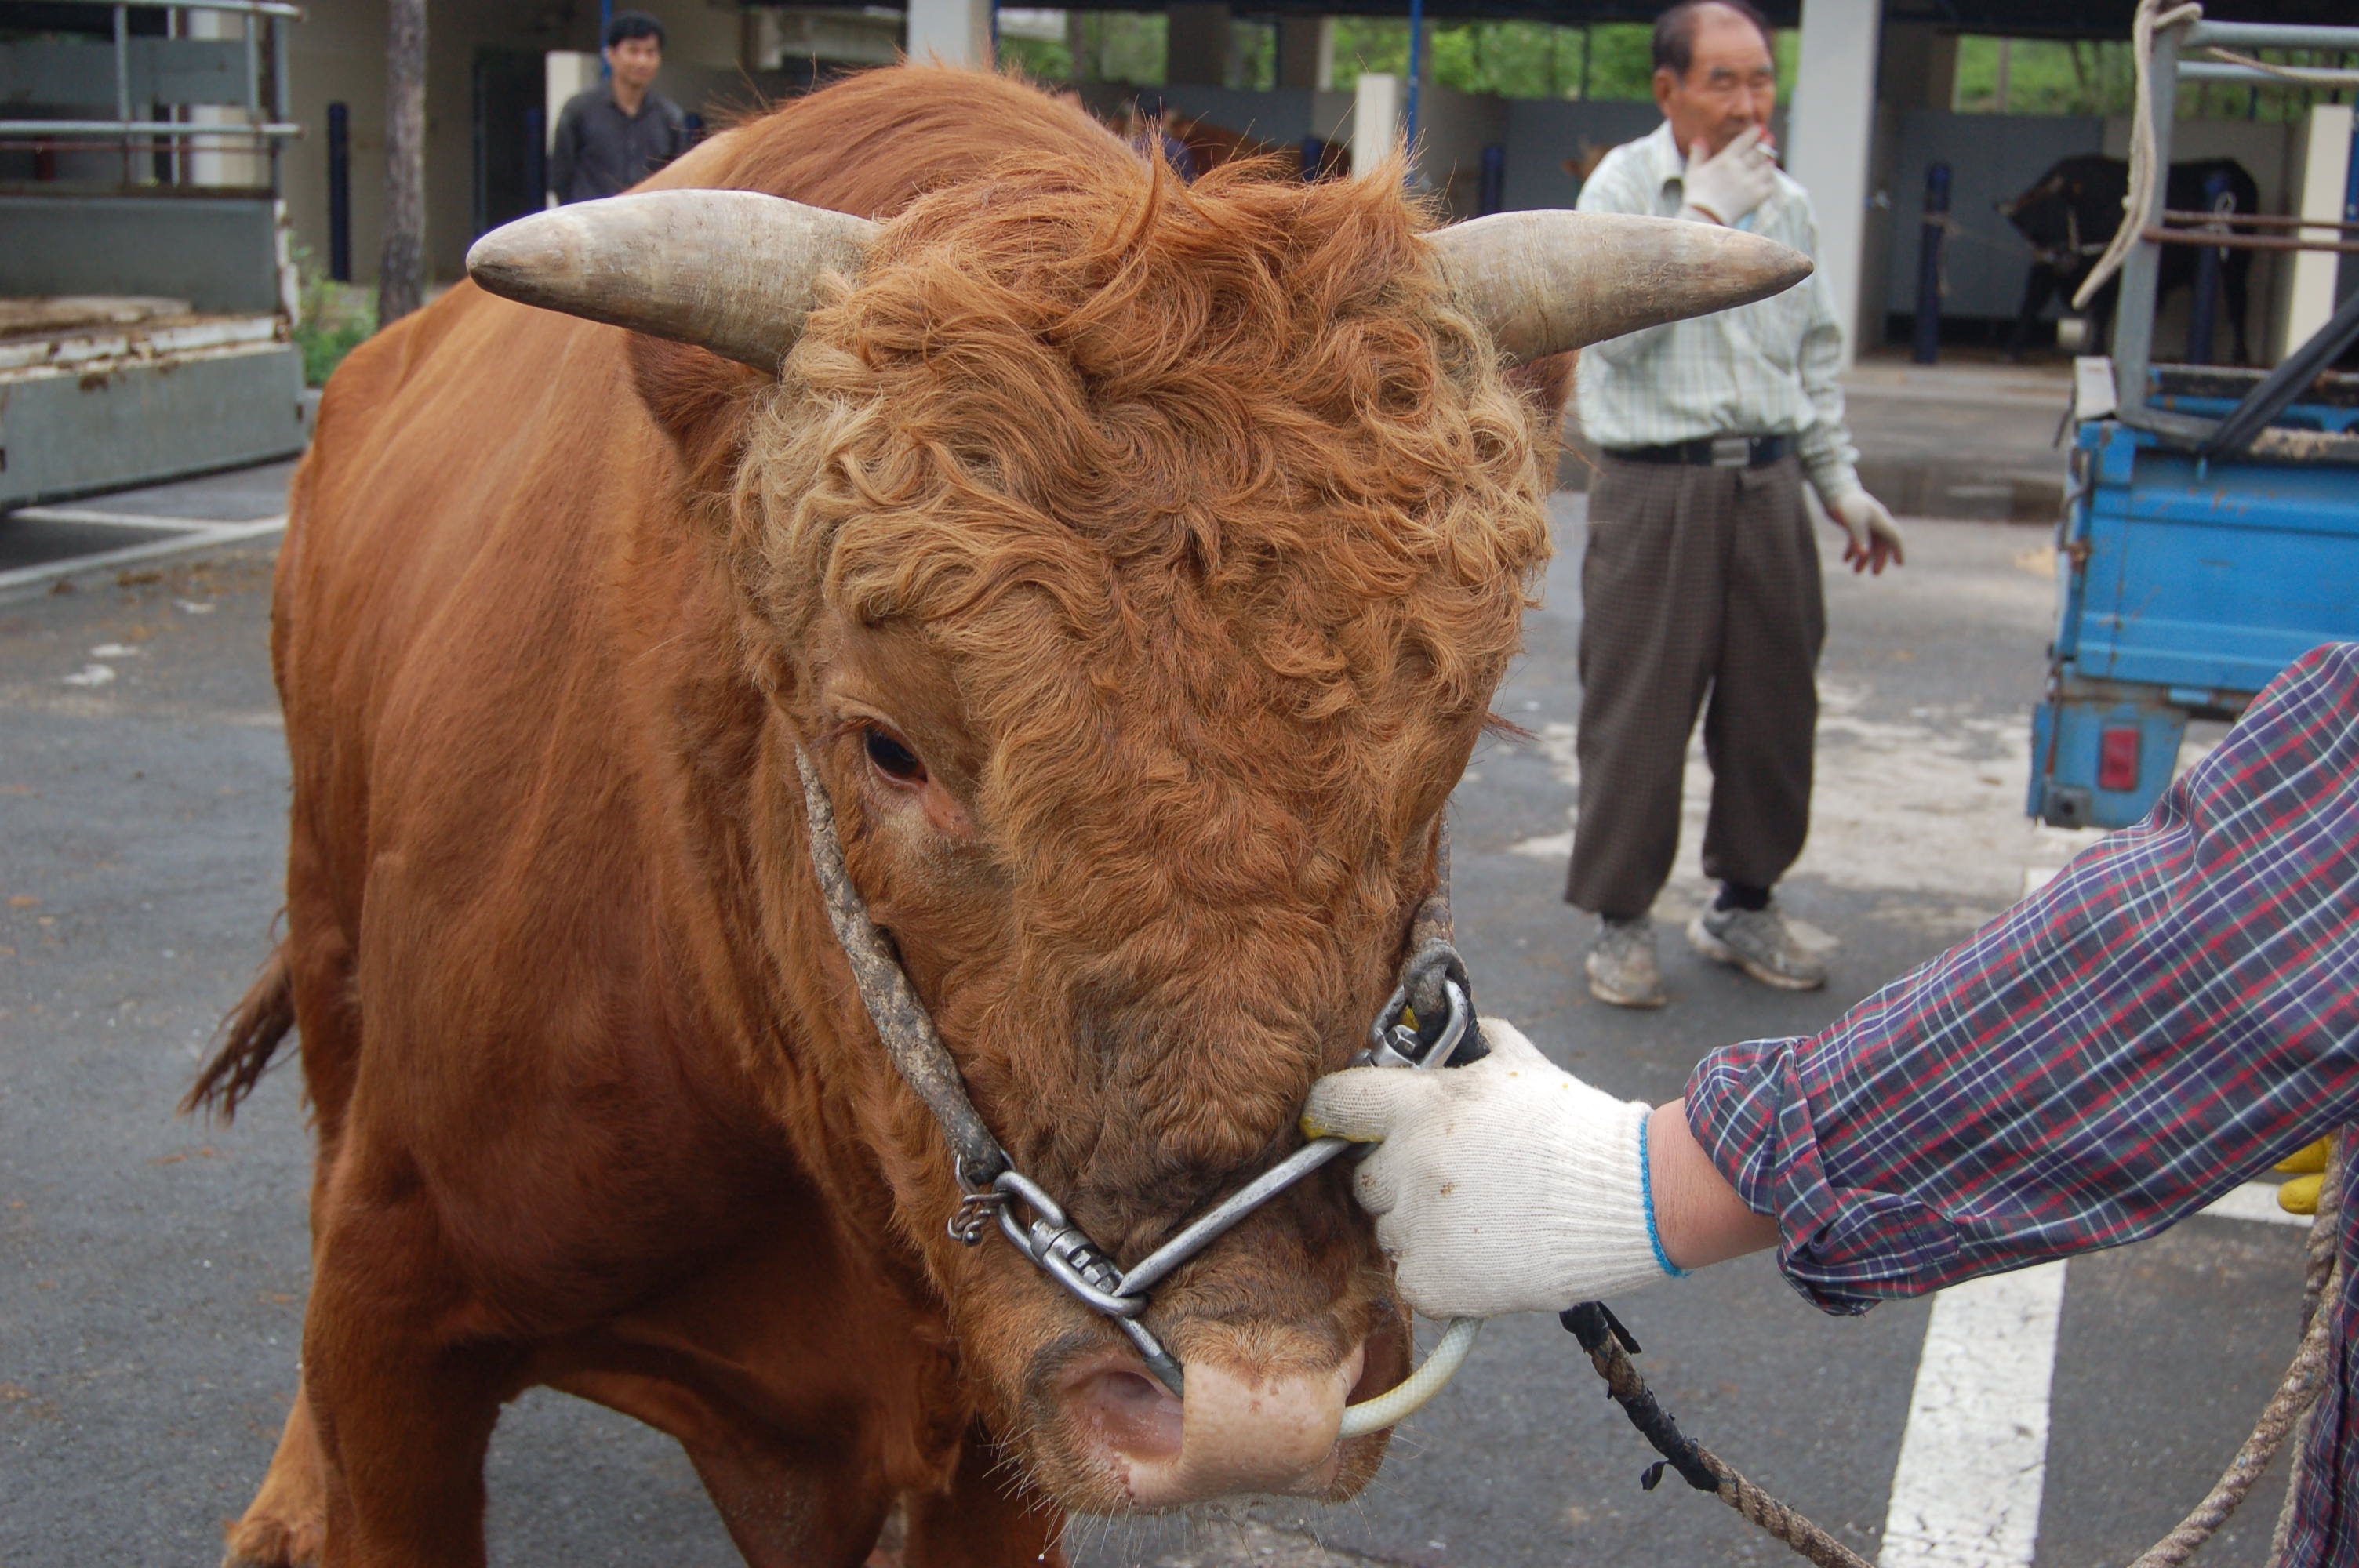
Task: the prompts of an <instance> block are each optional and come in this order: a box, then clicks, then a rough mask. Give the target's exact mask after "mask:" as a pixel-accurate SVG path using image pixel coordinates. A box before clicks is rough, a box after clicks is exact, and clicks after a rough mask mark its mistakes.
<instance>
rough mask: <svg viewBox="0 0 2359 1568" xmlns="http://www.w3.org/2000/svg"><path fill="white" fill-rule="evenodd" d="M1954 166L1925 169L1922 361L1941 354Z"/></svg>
mask: <svg viewBox="0 0 2359 1568" xmlns="http://www.w3.org/2000/svg"><path fill="white" fill-rule="evenodd" d="M1949 218H1950V166H1949V165H1948V164H1945V163H1937V164H1933V165H1930V166H1929V167H1928V168H1926V170H1925V222H1923V224H1922V225H1921V226H1920V227H1919V230H1918V240H1917V341H1916V349H1915V352H1914V353H1913V354H1912V356H1911V357H1912V358H1913V359H1915V361H1916V362H1918V363H1919V364H1920V365H1930V364H1936V363H1939V362H1940V358H1941V239H1942V236H1943V235H1944V234H1945V233H1946V232H1948V230H1949V227H1950V223H1949Z"/></svg>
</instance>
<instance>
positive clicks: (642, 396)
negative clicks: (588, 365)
mask: <svg viewBox="0 0 2359 1568" xmlns="http://www.w3.org/2000/svg"><path fill="white" fill-rule="evenodd" d="M628 352H629V354H630V359H631V379H632V381H633V383H634V384H636V387H637V389H638V394H639V401H640V402H641V403H643V404H645V405H646V406H647V413H648V414H649V415H650V416H653V418H654V419H655V422H656V424H657V426H658V427H660V428H661V429H662V430H663V432H664V434H665V435H667V436H669V437H670V438H671V440H672V445H673V446H674V447H676V448H678V449H679V463H680V471H681V474H682V476H683V477H684V478H685V479H686V480H687V481H688V487H689V490H690V492H691V493H693V494H699V495H710V494H715V493H718V492H721V491H722V490H724V489H725V488H727V486H728V483H729V474H730V470H732V469H734V468H735V467H736V466H737V457H738V454H739V453H740V452H741V451H743V450H744V449H745V421H746V418H747V416H748V415H749V414H750V412H751V411H752V408H753V406H754V399H755V397H756V395H757V394H759V393H760V391H761V390H762V388H764V387H766V386H770V385H774V384H776V383H777V377H776V376H775V375H766V374H764V373H762V372H760V371H758V370H755V369H753V368H752V367H750V366H747V365H743V364H739V363H737V362H735V361H734V360H726V359H723V358H722V357H721V356H720V355H719V354H716V353H712V352H711V351H708V350H705V349H700V348H697V347H695V346H694V345H693V344H690V343H681V342H675V341H671V340H669V339H667V338H650V337H647V336H646V335H645V334H644V333H636V332H635V333H633V334H632V335H631V339H630V348H629V350H628Z"/></svg>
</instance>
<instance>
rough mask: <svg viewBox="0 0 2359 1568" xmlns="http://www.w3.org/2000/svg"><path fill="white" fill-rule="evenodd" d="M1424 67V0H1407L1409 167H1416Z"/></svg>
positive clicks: (1406, 116) (1406, 117)
mask: <svg viewBox="0 0 2359 1568" xmlns="http://www.w3.org/2000/svg"><path fill="white" fill-rule="evenodd" d="M1424 69H1425V0H1408V114H1406V115H1405V116H1404V118H1405V119H1407V120H1408V127H1407V130H1408V152H1409V167H1410V168H1412V169H1414V168H1416V167H1417V90H1418V77H1419V73H1420V72H1421V71H1422V70H1424Z"/></svg>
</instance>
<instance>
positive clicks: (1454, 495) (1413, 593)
mask: <svg viewBox="0 0 2359 1568" xmlns="http://www.w3.org/2000/svg"><path fill="white" fill-rule="evenodd" d="M1429 223H1430V215H1429V214H1428V213H1427V212H1425V211H1422V210H1420V209H1419V208H1418V207H1417V206H1415V205H1413V204H1412V202H1411V201H1410V200H1408V199H1407V198H1406V197H1405V196H1404V195H1403V193H1402V181H1401V178H1400V170H1399V168H1397V166H1396V165H1388V166H1387V167H1386V168H1384V169H1382V170H1380V171H1378V172H1377V173H1376V174H1375V175H1373V176H1371V177H1368V178H1362V179H1356V180H1348V181H1333V182H1327V183H1321V184H1314V185H1304V184H1301V183H1299V182H1296V181H1292V180H1285V179H1280V178H1277V177H1276V172H1275V170H1274V169H1272V168H1269V167H1268V166H1266V165H1254V164H1245V165H1232V166H1229V167H1226V168H1221V169H1217V170H1215V171H1213V172H1212V173H1211V174H1210V175H1208V176H1206V177H1205V178H1202V179H1201V180H1199V181H1198V182H1197V183H1196V184H1195V185H1193V186H1192V187H1190V186H1183V185H1181V184H1180V183H1179V181H1178V180H1177V179H1175V178H1172V177H1171V176H1170V175H1169V171H1168V170H1166V169H1164V168H1162V167H1161V166H1160V165H1159V164H1155V163H1151V162H1148V161H1147V160H1140V161H1138V162H1137V163H1136V166H1131V165H1127V164H1125V165H1123V166H1121V167H1120V168H1116V169H1110V168H1108V165H1107V163H1106V162H1104V161H1103V160H1091V161H1083V160H1081V159H1078V158H1076V159H1064V158H1059V157H1049V158H1030V159H1022V160H1016V159H1011V160H1010V161H1008V162H1007V163H1006V164H1005V165H1003V166H1002V167H1000V168H997V169H996V170H995V171H994V172H993V173H992V174H991V175H990V176H988V177H987V178H983V179H981V180H977V181H973V182H969V183H964V184H960V185H957V186H953V187H951V188H949V189H942V190H939V191H936V192H935V193H933V194H931V195H930V196H928V197H926V198H924V199H922V200H919V202H918V203H917V204H916V205H915V206H914V207H913V208H912V209H911V210H910V211H909V212H908V214H907V215H906V216H905V217H904V218H903V219H901V220H900V221H899V222H897V223H896V224H895V226H894V227H893V228H892V229H891V230H890V231H888V233H887V236H886V240H885V241H884V243H883V244H882V245H881V247H880V250H879V253H878V254H876V255H875V257H874V258H873V259H872V261H871V263H870V265H868V267H867V268H866V270H865V272H864V276H863V277H862V279H861V282H860V285H859V287H857V288H856V289H854V290H853V291H852V292H851V293H850V294H849V295H848V296H847V297H845V298H843V300H842V301H841V302H840V303H838V304H836V305H835V306H833V307H832V308H828V309H825V310H822V311H821V312H820V313H818V314H817V315H815V316H814V317H813V318H812V319H811V322H810V329H809V330H808V331H807V333H806V334H805V336H804V338H803V340H802V341H801V344H800V345H799V348H798V350H797V351H796V353H795V355H794V357H793V358H792V360H791V361H790V362H789V364H788V371H787V376H786V381H785V384H783V385H782V386H781V388H780V389H779V391H778V393H777V395H776V396H775V397H774V399H773V400H772V402H771V403H770V405H769V406H768V407H767V408H766V410H765V413H764V415H763V416H762V417H761V418H760V420H758V421H757V424H756V428H755V430H754V432H753V433H752V436H751V439H750V440H749V441H748V443H747V453H748V456H747V460H746V462H745V464H744V465H743V468H742V470H741V473H740V479H739V485H738V492H737V499H736V503H735V504H736V526H735V531H734V532H735V537H736V542H737V543H736V550H735V556H736V559H737V561H738V563H739V567H740V569H741V572H742V573H745V574H747V575H746V576H743V577H741V580H742V581H747V585H748V586H749V587H750V588H752V589H754V592H755V597H756V601H757V603H759V605H760V606H761V608H762V609H763V611H764V612H765V613H766V615H767V616H768V617H769V618H770V619H771V620H772V621H773V622H774V623H776V624H777V625H778V626H779V627H780V629H781V630H782V631H784V632H786V633H788V637H789V642H790V643H791V642H793V641H796V640H798V639H796V637H795V636H794V633H799V631H800V630H801V629H802V628H803V627H804V626H805V625H807V624H808V623H809V622H810V619H811V618H812V617H813V616H814V615H816V614H817V613H819V611H821V608H822V605H829V606H832V607H833V608H835V609H836V610H837V611H840V612H842V613H844V614H847V615H849V616H851V617H852V618H853V619H855V620H857V621H861V622H880V621H884V620H887V619H893V618H908V619H912V620H915V621H918V622H923V623H925V624H926V625H927V627H928V629H929V634H931V635H933V636H934V637H936V638H937V639H938V640H940V643H942V644H943V645H945V646H946V647H947V648H949V649H950V650H951V651H952V652H953V653H954V654H956V655H957V656H958V657H960V658H961V659H962V662H963V661H969V660H979V661H983V662H984V663H987V664H1004V665H1006V668H1007V674H1008V676H1009V678H1010V681H1011V682H1012V684H1013V685H1014V686H1025V685H1028V684H1030V683H1028V682H1027V681H1026V680H1023V679H1022V678H1020V676H1021V667H1022V665H1023V664H1024V662H1025V661H1026V660H1027V659H1030V660H1033V661H1034V662H1037V660H1038V654H1040V652H1041V651H1042V649H1043V647H1044V646H1045V645H1049V644H1061V645H1064V646H1069V647H1071V648H1074V649H1075V650H1077V651H1078V652H1080V653H1082V654H1083V655H1084V656H1085V658H1086V660H1087V663H1088V665H1089V666H1090V667H1091V668H1092V669H1093V670H1095V671H1099V672H1114V673H1119V674H1123V675H1129V676H1136V675H1139V674H1141V673H1147V672H1151V671H1152V670H1153V669H1154V668H1155V667H1156V666H1158V664H1168V665H1173V666H1174V667H1173V669H1172V670H1171V671H1170V672H1169V674H1170V676H1171V677H1172V678H1178V679H1185V678H1186V674H1185V672H1186V671H1188V670H1193V671H1197V672H1199V674H1200V676H1201V679H1202V680H1203V681H1205V682H1207V683H1219V684H1220V685H1221V686H1223V687H1234V684H1235V683H1234V678H1233V677H1234V673H1235V665H1234V658H1235V657H1245V658H1249V659H1252V660H1254V661H1256V662H1257V663H1258V664H1259V665H1261V666H1262V667H1263V668H1264V669H1265V670H1266V671H1267V672H1268V673H1269V674H1270V675H1272V676H1277V677H1279V678H1278V679H1277V680H1276V681H1269V680H1256V681H1255V682H1253V683H1251V684H1252V686H1253V687H1254V691H1255V694H1256V695H1255V697H1254V700H1257V701H1261V702H1264V703H1268V702H1280V703H1284V704H1286V705H1287V706H1288V707H1289V708H1291V709H1292V711H1293V712H1294V713H1295V714H1296V716H1297V717H1298V718H1316V717H1318V716H1320V715H1321V714H1322V713H1326V714H1335V713H1340V712H1342V711H1343V710H1344V709H1345V708H1348V707H1350V706H1351V705H1353V704H1354V703H1355V702H1358V701H1360V700H1362V699H1364V697H1368V696H1369V695H1370V692H1369V691H1368V689H1367V688H1368V687H1370V685H1371V683H1372V682H1376V683H1383V684H1397V681H1398V680H1399V678H1400V672H1402V671H1404V670H1411V669H1413V670H1415V671H1417V672H1419V677H1420V682H1421V684H1422V685H1423V686H1424V687H1425V697H1426V699H1427V700H1429V701H1431V702H1433V703H1436V704H1438V705H1440V706H1442V707H1445V708H1451V709H1454V710H1457V711H1460V712H1463V711H1466V710H1468V709H1470V708H1479V706H1480V705H1482V704H1484V703H1485V702H1487V700H1488V698H1489V696H1490V693H1491V691H1492V689H1493V687H1495V684H1496V682H1497V680H1498V678H1499V676H1500V674H1501V672H1502V671H1503V670H1504V668H1505V665H1506V659H1507V658H1508V656H1509V655H1510V654H1512V653H1513V651H1514V649H1515V647H1516V644H1517V636H1518V624H1519V622H1520V618H1521V612H1522V611H1523V609H1524V607H1525V605H1526V604H1527V601H1528V600H1527V594H1528V589H1529V588H1530V585H1531V583H1532V580H1533V578H1534V576H1535V574H1536V573H1537V571H1538V568H1540V566H1541V565H1543V564H1544V562H1545V561H1546V558H1547V554H1548V533H1547V523H1546V517H1545V514H1544V512H1543V509H1542V497H1543V495H1544V493H1545V478H1546V476H1544V475H1543V472H1542V467H1541V464H1542V459H1543V455H1544V453H1545V454H1546V455H1548V456H1549V457H1552V455H1553V450H1554V447H1553V441H1552V439H1550V440H1548V441H1545V442H1544V441H1542V440H1541V439H1540V438H1539V435H1540V432H1539V431H1538V428H1537V426H1538V420H1537V418H1536V416H1535V412H1534V410H1533V408H1532V407H1531V406H1530V405H1529V404H1528V403H1527V402H1526V401H1525V400H1524V399H1523V398H1522V397H1521V396H1520V395H1517V393H1516V392H1515V391H1514V390H1513V389H1512V388H1510V387H1509V385H1508V384H1506V380H1505V379H1504V376H1503V373H1502V370H1501V367H1500V366H1499V364H1498V363H1497V362H1496V360H1495V355H1494V353H1493V351H1492V350H1491V347H1490V344H1489V341H1488V339H1487V338H1486V337H1484V334H1483V333H1482V331H1481V330H1480V329H1479V328H1478V327H1476V326H1475V325H1474V324H1473V322H1472V321H1471V320H1470V319H1468V318H1466V317H1465V316H1463V315H1462V314H1461V313H1460V312H1459V311H1458V310H1457V309H1456V308H1455V307H1454V305H1453V303H1452V302H1451V300H1450V298H1449V297H1448V296H1447V293H1446V291H1445V290H1444V289H1443V287H1441V286H1440V283H1439V282H1438V280H1436V279H1435V278H1434V277H1433V276H1432V275H1431V273H1430V271H1429V269H1428V266H1427V264H1426V262H1425V259H1424V255H1423V248H1422V246H1421V245H1420V244H1419V242H1418V240H1417V234H1418V232H1419V230H1420V229H1421V228H1423V227H1425V226H1428V224H1429ZM813 588H817V589H819V592H818V593H813V592H812V591H811V590H812V589H813ZM1044 640H1045V643H1044ZM1175 648H1188V649H1192V650H1193V653H1192V654H1190V656H1186V657H1176V658H1175V655H1174V653H1173V650H1174V649H1175ZM1206 648H1220V649H1223V650H1225V651H1226V654H1227V655H1230V656H1224V657H1223V658H1215V659H1212V660H1210V661H1207V660H1206V659H1204V658H1203V657H1202V656H1201V654H1202V651H1203V650H1204V649H1206ZM1224 664H1225V665H1227V666H1228V669H1227V672H1226V673H1223V671H1222V670H1221V668H1220V666H1221V665H1224ZM981 684H982V685H983V686H984V687H989V686H992V685H995V684H996V683H994V682H992V681H989V680H985V681H984V682H983V683H981ZM1172 695H1174V696H1178V697H1183V698H1185V699H1193V698H1198V697H1201V699H1202V701H1203V702H1205V703H1211V704H1214V705H1217V704H1218V703H1220V702H1222V701H1227V700H1234V697H1233V696H1232V695H1226V694H1224V692H1223V691H1222V690H1212V689H1208V690H1206V691H1204V692H1201V693H1192V694H1191V693H1173V694H1172ZM1009 696H1010V697H1011V699H1015V693H1014V692H1013V691H1012V690H1011V691H1010V693H1009ZM987 706H988V701H987V697H986V708H987ZM979 716H980V717H984V718H985V719H986V722H987V721H988V714H987V712H986V713H985V714H984V715H979Z"/></svg>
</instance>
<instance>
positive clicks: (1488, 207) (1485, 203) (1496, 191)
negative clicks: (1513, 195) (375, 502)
mask: <svg viewBox="0 0 2359 1568" xmlns="http://www.w3.org/2000/svg"><path fill="white" fill-rule="evenodd" d="M1506 204H1507V149H1506V147H1503V146H1500V145H1499V144H1498V143H1496V142H1493V143H1491V144H1489V145H1488V146H1485V147H1484V149H1483V184H1482V195H1481V196H1480V198H1478V200H1477V201H1476V204H1475V215H1476V216H1477V217H1482V218H1487V217H1489V216H1490V215H1491V214H1492V213H1494V212H1496V211H1500V210H1501V209H1502V208H1504V207H1506Z"/></svg>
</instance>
